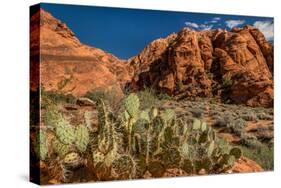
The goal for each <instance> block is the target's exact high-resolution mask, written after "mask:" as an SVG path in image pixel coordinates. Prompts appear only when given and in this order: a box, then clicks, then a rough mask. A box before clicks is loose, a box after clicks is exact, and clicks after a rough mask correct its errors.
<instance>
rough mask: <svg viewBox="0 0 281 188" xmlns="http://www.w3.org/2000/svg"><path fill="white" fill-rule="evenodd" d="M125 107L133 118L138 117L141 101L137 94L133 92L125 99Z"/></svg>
mask: <svg viewBox="0 0 281 188" xmlns="http://www.w3.org/2000/svg"><path fill="white" fill-rule="evenodd" d="M124 105H125V109H126V111H127V112H128V113H129V115H130V116H131V118H136V117H137V116H138V113H139V107H140V101H139V98H138V96H137V95H136V94H134V93H132V94H130V95H129V96H128V97H127V98H126V99H125V103H124Z"/></svg>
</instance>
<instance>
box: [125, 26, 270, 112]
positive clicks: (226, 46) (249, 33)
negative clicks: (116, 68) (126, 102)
mask: <svg viewBox="0 0 281 188" xmlns="http://www.w3.org/2000/svg"><path fill="white" fill-rule="evenodd" d="M136 62H137V63H136ZM129 63H130V64H131V65H132V64H137V65H138V66H134V72H135V76H134V77H133V78H134V79H133V84H132V85H133V88H137V89H139V88H142V87H144V86H152V87H154V88H156V89H159V90H162V91H165V92H167V93H169V94H170V95H174V96H178V97H212V96H217V97H220V98H221V99H222V100H228V101H229V100H230V101H231V102H233V103H236V104H246V105H249V106H264V107H272V106H273V75H272V74H273V46H272V45H271V44H270V43H269V42H267V41H266V40H265V38H264V36H263V34H262V33H261V32H260V31H259V30H258V29H256V28H253V27H251V26H245V27H244V28H242V29H241V28H235V29H233V30H232V31H226V30H221V29H217V30H208V31H194V30H191V29H189V28H184V29H183V30H181V31H180V32H179V33H177V34H172V35H170V36H168V37H167V38H166V39H161V40H159V39H158V40H156V41H153V42H152V43H151V44H150V45H148V46H147V47H146V48H145V50H144V51H142V52H141V53H140V55H138V56H135V57H133V58H131V59H129Z"/></svg>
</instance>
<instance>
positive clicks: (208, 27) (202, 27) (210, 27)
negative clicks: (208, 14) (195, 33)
mask: <svg viewBox="0 0 281 188" xmlns="http://www.w3.org/2000/svg"><path fill="white" fill-rule="evenodd" d="M213 26H214V25H208V24H201V25H200V26H199V28H200V29H201V30H209V29H212V28H213Z"/></svg>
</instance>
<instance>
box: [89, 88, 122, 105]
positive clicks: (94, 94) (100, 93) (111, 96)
mask: <svg viewBox="0 0 281 188" xmlns="http://www.w3.org/2000/svg"><path fill="white" fill-rule="evenodd" d="M84 97H86V98H89V99H91V100H93V101H95V102H97V101H98V100H99V99H102V100H103V101H104V102H105V103H107V104H110V105H111V106H112V107H113V108H116V107H117V106H118V105H119V103H120V101H121V100H122V96H120V95H118V92H117V91H115V90H114V89H111V90H103V89H97V90H93V91H89V92H87V93H86V94H85V95H84Z"/></svg>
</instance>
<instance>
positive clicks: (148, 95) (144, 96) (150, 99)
mask: <svg viewBox="0 0 281 188" xmlns="http://www.w3.org/2000/svg"><path fill="white" fill-rule="evenodd" d="M137 96H138V98H139V100H140V109H147V108H151V107H152V106H157V104H158V102H159V99H158V96H157V93H156V91H155V90H154V89H152V88H145V89H144V90H141V91H138V92H137Z"/></svg>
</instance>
